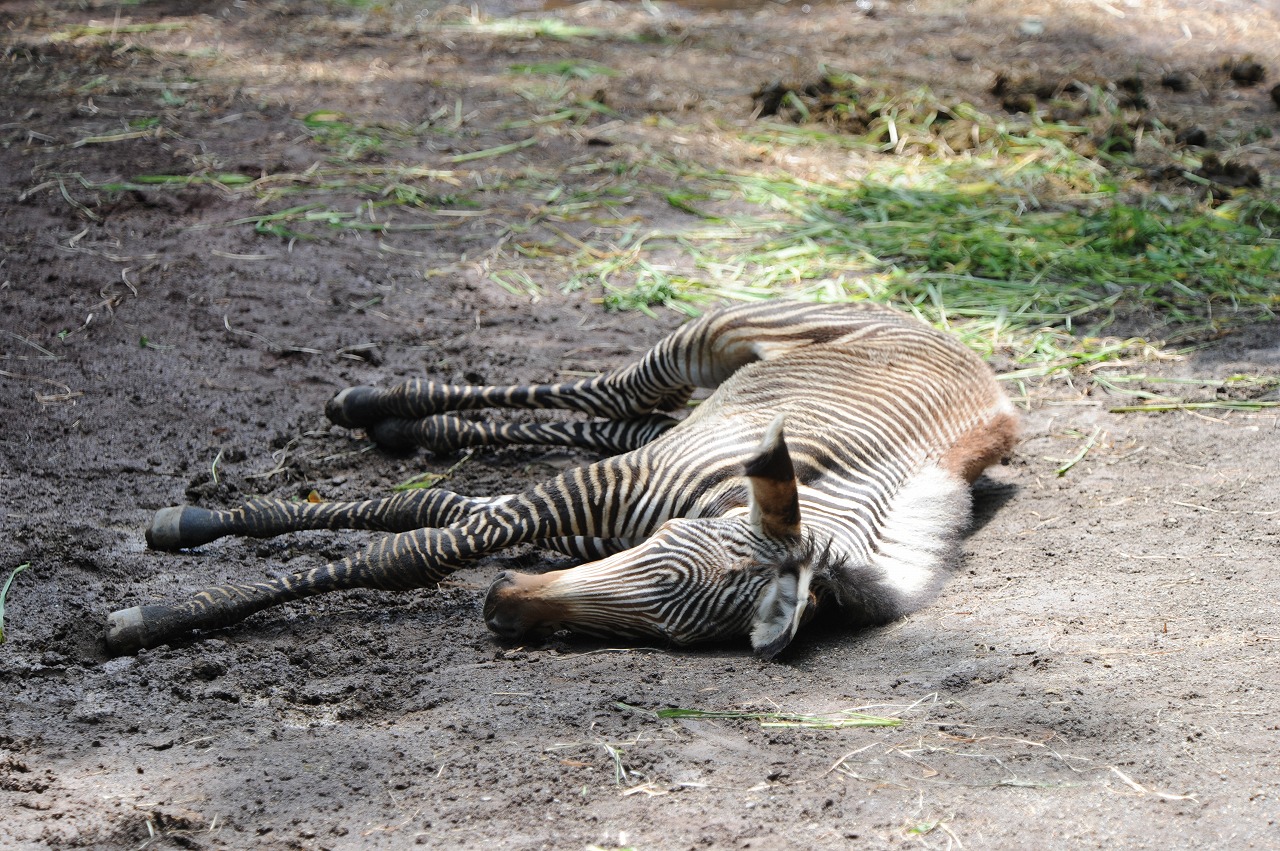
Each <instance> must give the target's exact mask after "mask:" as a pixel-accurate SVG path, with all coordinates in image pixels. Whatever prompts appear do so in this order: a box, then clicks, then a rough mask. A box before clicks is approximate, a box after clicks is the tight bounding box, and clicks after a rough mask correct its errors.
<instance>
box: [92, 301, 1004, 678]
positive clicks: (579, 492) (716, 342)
mask: <svg viewBox="0 0 1280 851" xmlns="http://www.w3.org/2000/svg"><path fill="white" fill-rule="evenodd" d="M696 388H707V389H711V388H714V392H713V393H712V394H711V395H710V397H708V398H707V399H705V400H704V401H702V402H701V403H700V404H698V405H697V406H696V407H695V408H693V410H692V412H691V413H690V414H689V415H688V416H687V417H685V418H684V419H683V420H677V419H674V418H672V417H669V416H667V415H666V414H664V413H661V412H669V411H673V410H675V409H677V408H683V407H685V405H686V403H687V402H688V400H689V398H690V396H691V395H692V393H693V392H694V390H695V389H696ZM489 407H506V408H563V409H570V410H574V411H579V412H581V413H583V414H586V415H588V417H590V418H591V419H586V420H583V421H578V422H563V423H541V424H501V423H484V422H473V421H471V420H467V419H463V418H460V417H456V416H451V415H449V414H448V413H447V412H450V411H462V410H472V409H477V408H489ZM326 414H327V415H328V417H329V419H330V420H332V421H333V422H334V423H337V424H339V425H342V426H346V427H350V428H362V429H364V430H365V431H366V433H367V434H368V435H369V436H370V437H371V438H372V439H374V440H375V441H377V442H378V443H379V444H381V445H383V446H406V445H421V446H425V447H428V448H431V449H436V450H453V449H458V448H461V447H465V446H475V445H501V444H512V443H525V444H542V445H561V446H582V447H590V448H594V449H599V450H603V451H607V452H616V453H620V454H617V455H613V456H612V457H608V458H606V459H605V460H602V461H599V462H597V463H594V464H590V465H587V466H584V467H581V468H578V469H574V470H570V471H568V472H565V473H563V474H562V475H559V476H556V477H555V478H552V479H549V480H547V481H545V482H541V483H539V484H536V485H534V486H532V487H530V488H528V489H526V490H524V491H523V492H521V493H517V494H511V495H507V496H500V497H488V498H473V497H465V496H461V495H459V494H455V493H450V492H448V491H444V490H434V489H433V490H410V491H405V492H401V493H398V494H396V495H394V496H391V497H386V498H382V499H371V500H366V501H361V502H330V503H310V502H285V501H281V500H255V501H251V502H249V503H247V504H246V505H244V506H243V507H241V508H237V509H234V510H229V511H210V510H206V509H202V508H197V507H193V506H184V507H176V508H166V509H163V510H161V511H160V512H158V514H157V515H156V517H155V520H154V522H153V523H152V526H151V528H150V529H149V530H148V532H147V541H148V543H149V544H150V546H151V547H153V548H155V549H160V550H176V549H180V548H184V547H194V546H198V545H200V544H204V543H207V542H209V541H212V540H214V539H216V538H219V537H222V536H224V535H248V536H253V537H269V536H273V535H279V534H282V533H285V532H291V531H297V530H302V529H336V528H355V529H376V530H383V531H387V532H394V533H396V534H394V535H389V536H386V537H384V538H382V539H380V540H377V541H376V542H374V543H373V544H372V545H371V546H370V547H369V548H368V549H367V550H365V551H364V552H361V553H358V554H356V555H352V556H350V557H348V558H345V559H343V560H341V561H337V562H333V563H331V564H327V565H324V566H323V567H317V568H314V569H311V570H307V571H302V572H299V573H296V574H293V575H291V576H285V577H281V578H277V579H272V580H269V581H261V582H248V583H242V584H232V585H225V586H221V587H217V588H211V589H209V590H206V591H202V592H200V593H199V594H196V595H195V596H193V597H191V598H190V599H188V600H186V601H184V602H179V603H174V604H169V605H143V606H136V607H134V608H129V609H124V610H122V611H118V612H115V613H113V614H112V615H110V616H109V618H108V624H107V634H106V637H107V643H108V646H109V647H110V649H111V650H112V651H113V652H115V653H129V652H135V651H136V650H138V649H139V648H142V647H152V646H155V645H158V644H162V643H165V642H168V641H170V640H173V639H175V638H178V637H180V636H182V635H183V634H185V633H189V632H190V631H191V630H197V629H198V630H208V629H215V628H219V627H225V626H228V625H230V624H233V623H236V622H237V621H239V620H241V619H243V618H245V617H247V616H248V615H250V614H252V613H254V612H257V611H260V610H262V609H265V608H267V607H269V606H273V605H277V604H279V603H283V602H286V601H289V600H296V599H299V598H302V597H308V596H311V595H315V594H322V593H326V592H329V591H334V590H338V589H343V588H379V589H386V590H400V589H408V588H419V587H432V586H435V585H436V584H438V583H439V582H440V581H441V580H443V579H444V578H445V577H447V576H448V575H449V574H450V573H451V572H452V571H454V570H456V569H458V568H459V567H461V566H463V565H465V564H466V563H467V562H469V561H471V560H472V559H475V558H477V557H479V556H481V555H484V554H486V553H492V552H494V551H497V550H500V549H502V548H505V547H510V546H513V545H515V544H521V543H526V542H533V543H536V544H539V545H541V546H544V547H548V548H553V549H556V550H559V551H561V552H564V553H568V554H571V555H574V556H576V557H579V558H581V559H583V560H584V562H585V563H583V564H581V565H580V566H578V567H573V568H570V569H567V570H554V571H551V572H547V573H541V574H536V575H528V574H522V573H515V572H509V571H508V572H503V573H501V574H499V575H498V576H497V577H496V578H495V579H494V581H493V584H492V586H491V587H490V588H489V591H488V595H487V597H486V599H485V604H484V617H485V621H486V623H487V624H488V626H489V628H490V629H491V630H493V631H494V632H495V633H497V634H498V635H500V636H502V637H504V638H509V639H515V638H530V637H534V638H536V637H539V636H545V635H547V634H549V633H551V632H554V631H557V630H562V629H567V630H570V631H572V632H576V633H583V634H588V635H594V636H602V637H619V638H625V639H647V640H653V639H658V640H661V641H668V642H672V643H675V644H680V645H686V644H692V643H696V642H702V641H708V640H724V639H739V640H740V639H742V638H746V639H748V640H749V641H750V643H751V646H752V648H753V649H754V650H755V652H756V653H757V654H759V655H760V656H762V657H765V658H772V657H773V656H775V655H776V654H777V653H779V652H780V651H781V650H782V649H783V648H784V647H786V646H787V644H788V643H789V642H790V641H791V640H792V638H793V636H794V635H795V634H796V631H797V629H798V628H799V627H800V626H801V624H802V623H804V622H805V621H806V620H807V619H808V618H809V617H810V616H811V615H812V614H813V613H814V612H815V611H816V610H817V609H818V608H819V607H822V608H828V607H833V608H835V609H836V610H838V613H839V616H840V617H841V618H842V619H844V620H845V621H846V622H847V623H849V624H850V625H855V626H860V625H871V624H879V623H885V622H887V621H890V620H893V619H895V618H898V617H901V616H902V615H904V614H906V613H908V612H910V611H912V610H914V609H916V608H918V607H920V606H921V605H923V604H925V603H927V602H928V601H929V600H930V599H931V598H932V597H933V596H934V595H935V594H936V593H937V592H938V589H939V588H940V587H941V585H942V584H943V582H944V581H945V580H946V578H947V577H948V575H949V573H950V568H951V566H952V564H953V562H954V560H955V558H956V550H957V543H958V539H959V537H960V535H961V534H962V533H963V531H964V530H965V528H966V525H967V524H968V521H969V502H970V498H969V485H970V484H971V483H972V482H973V481H974V479H976V478H977V476H978V475H979V474H980V473H981V472H982V471H983V469H985V468H986V467H987V466H989V465H990V464H992V463H994V462H996V461H999V460H1000V459H1001V458H1002V457H1004V456H1005V455H1006V454H1007V453H1008V452H1009V451H1010V450H1011V448H1012V446H1013V443H1014V440H1015V435H1016V430H1017V416H1016V414H1015V411H1014V409H1013V406H1012V405H1011V404H1010V402H1009V400H1008V399H1007V398H1006V396H1005V395H1004V393H1003V392H1002V391H1001V389H1000V388H999V386H998V385H997V383H996V381H995V378H994V376H993V375H992V373H991V370H990V369H989V368H988V367H987V366H986V364H984V363H983V362H982V360H981V359H979V358H978V357H977V356H976V355H975V354H974V353H973V352H971V351H969V350H968V349H967V348H965V347H964V346H963V345H962V344H960V343H959V342H958V341H956V340H955V339H953V338H952V337H950V336H948V335H946V334H944V333H941V332H939V331H936V330H934V329H932V328H930V327H928V326H927V325H924V324H923V323H921V322H918V321H916V320H914V319H912V318H910V317H908V316H905V315H904V314H901V313H899V312H897V311H894V310H891V309H889V308H885V307H878V306H873V305H866V304H861V305H851V304H808V303H793V302H779V301H774V302H763V303H757V304H749V305H742V306H737V307H730V308H727V309H724V310H720V311H718V312H714V313H708V314H706V315H704V316H702V317H701V318H699V319H696V320H694V321H691V322H689V323H688V324H686V325H684V326H683V327H681V328H679V329H678V330H676V331H675V332H673V333H672V334H671V335H669V336H668V337H666V338H665V339H664V340H662V341H661V342H660V343H658V345H657V346H655V347H654V348H653V349H652V350H650V351H649V352H648V353H647V354H645V355H644V356H643V357H642V358H641V359H640V360H639V361H638V362H636V363H634V364H631V365H630V366H626V367H623V368H620V369H617V370H614V371H611V372H608V373H605V374H603V375H599V376H595V377H592V378H588V379H582V380H579V381H571V382H565V383H557V384H532V385H516V386H511V387H472V386H455V385H444V384H437V383H435V382H432V381H421V380H414V381H408V382H405V383H403V384H400V385H398V386H395V387H392V388H389V389H377V388H372V387H352V388H349V389H347V390H344V391H342V392H341V393H339V394H338V395H337V396H335V397H334V398H333V399H332V400H331V401H330V402H329V404H328V405H327V407H326Z"/></svg>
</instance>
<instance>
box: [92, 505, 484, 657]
mask: <svg viewBox="0 0 1280 851" xmlns="http://www.w3.org/2000/svg"><path fill="white" fill-rule="evenodd" d="M499 546H500V545H499ZM495 548H497V547H495V546H493V545H492V542H491V541H486V540H485V538H484V537H483V536H477V535H475V534H474V533H469V532H468V531H466V529H465V526H464V527H456V526H455V527H450V528H447V529H417V530H414V531H412V532H406V533H403V534H399V535H392V536H390V537H388V538H386V539H384V540H382V541H379V542H377V543H376V544H374V545H373V546H371V547H370V548H369V549H368V550H365V551H364V552H362V553H360V554H358V555H355V556H351V557H349V558H346V559H343V560H342V561H339V562H332V563H330V564H326V565H324V566H323V567H316V568H313V569H311V570H306V571H302V572H299V573H294V574H292V575H289V576H283V577H278V578H275V579H269V580H265V581H262V582H248V583H235V584H230V585H222V586H219V587H216V588H210V589H208V590H205V591H201V592H200V593H198V594H196V595H194V596H193V597H191V598H190V599H189V600H187V601H185V602H182V603H174V604H170V605H144V606H134V607H133V608H130V609H122V610H120V611H117V612H113V613H112V614H110V615H109V616H108V617H107V631H106V640H107V647H108V648H109V649H110V651H111V652H112V653H114V654H117V655H119V654H124V653H134V652H137V651H138V650H141V649H143V648H145V647H155V646H157V645H160V644H165V643H167V642H169V641H171V640H173V639H175V638H178V637H180V636H182V635H184V634H186V633H189V632H191V631H192V630H197V629H199V630H209V629H219V628H221V627H226V626H231V625H232V624H234V623H237V622H239V621H241V620H243V619H244V618H247V617H248V616H249V615H252V614H254V613H255V612H260V611H262V610H263V609H266V608H269V607H271V606H277V605H280V604H282V603H286V602H289V601H291V600H300V599H303V598H305V597H313V596H315V595H317V594H326V593H328V592H330V591H338V590H342V589H348V588H376V589H380V590H384V591H403V590H407V589H411V588H425V587H433V586H435V585H437V584H439V582H440V580H442V579H443V578H444V577H446V576H448V575H449V574H450V573H452V572H453V571H454V570H456V569H458V568H459V567H461V566H462V565H464V564H466V562H467V561H469V560H470V559H472V558H475V557H476V556H477V555H480V554H482V553H484V552H488V551H490V550H491V549H495Z"/></svg>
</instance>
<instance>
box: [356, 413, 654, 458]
mask: <svg viewBox="0 0 1280 851" xmlns="http://www.w3.org/2000/svg"><path fill="white" fill-rule="evenodd" d="M676 422H677V421H676V420H674V419H672V418H671V417H668V416H665V415H663V414H648V415H645V416H640V417H634V418H632V419H626V420H590V421H587V422H580V421H577V422H555V423H495V422H476V421H473V420H467V419H463V418H461V417H454V416H448V415H444V414H437V415H435V416H431V417H423V418H422V419H417V420H407V419H401V418H399V417H392V418H389V419H385V420H381V421H379V422H377V423H375V424H374V425H372V426H369V427H368V429H367V430H368V434H369V437H370V438H371V439H372V440H373V441H374V442H375V443H377V444H378V445H379V446H381V447H383V448H384V449H409V448H412V447H415V446H418V447H423V448H425V449H430V450H432V451H434V452H454V451H456V450H459V449H463V448H466V447H470V446H509V445H514V444H524V445H532V446H575V447H578V448H582V449H595V450H598V451H601V452H607V453H610V454H617V453H620V452H629V451H631V450H632V449H637V448H639V447H641V446H643V445H645V444H646V443H649V442H650V441H652V440H654V439H655V438H657V437H658V436H659V435H660V434H662V433H663V432H665V431H667V430H668V429H669V428H671V427H672V426H674V425H675V424H676Z"/></svg>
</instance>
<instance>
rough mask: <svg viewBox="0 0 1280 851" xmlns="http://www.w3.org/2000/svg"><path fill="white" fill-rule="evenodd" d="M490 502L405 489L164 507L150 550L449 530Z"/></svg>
mask: <svg viewBox="0 0 1280 851" xmlns="http://www.w3.org/2000/svg"><path fill="white" fill-rule="evenodd" d="M492 502H494V500H492V499H484V498H472V497H465V496H461V495H459V494H456V493H452V492H450V491H446V490H437V489H434V488H432V489H428V490H421V489H415V490H407V491H402V492H401V493H398V494H395V495H394V496H389V497H385V498H383V499H368V500H363V501H360V502H302V501H299V502H286V501H285V500H282V499H258V500H253V501H251V502H248V503H245V504H244V505H243V506H241V507H240V508H234V509H230V510H222V511H213V510H209V509H207V508H198V507H196V506H194V505H180V506H175V507H173V508H162V509H160V511H158V512H156V516H155V519H154V520H152V521H151V528H149V529H147V546H149V547H151V548H152V549H153V550H180V549H185V548H187V547H198V546H200V545H201V544H207V543H209V542H210V541H214V540H217V539H218V538H222V537H225V536H227V535H243V536H245V537H249V538H271V537H274V536H276V535H283V534H285V533H286V532H300V531H303V530H308V529H373V530H376V531H381V532H408V531H410V530H413V529H421V528H424V527H427V526H451V525H453V524H454V523H457V522H459V521H460V520H462V519H463V518H465V517H466V516H467V515H468V514H470V513H471V512H472V511H474V510H475V509H476V508H478V507H481V506H484V505H489V504H491V503H492Z"/></svg>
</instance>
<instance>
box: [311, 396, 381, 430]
mask: <svg viewBox="0 0 1280 851" xmlns="http://www.w3.org/2000/svg"><path fill="white" fill-rule="evenodd" d="M378 393H379V391H378V389H377V388H376V387H348V388H347V389H346V390H343V391H342V392H341V393H339V394H338V395H337V396H334V397H333V398H332V399H330V400H329V401H328V403H327V404H326V405H325V406H324V415H325V416H326V417H328V418H329V422H331V423H333V424H334V425H340V426H342V427H344V428H360V427H363V426H367V425H369V424H371V423H376V422H377V421H378V420H380V419H382V414H381V412H380V411H379V410H378V405H377V401H378Z"/></svg>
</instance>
